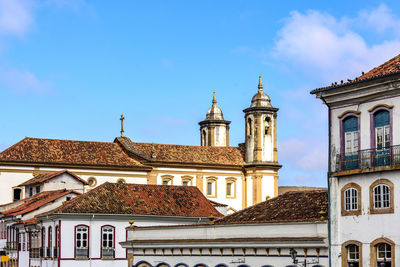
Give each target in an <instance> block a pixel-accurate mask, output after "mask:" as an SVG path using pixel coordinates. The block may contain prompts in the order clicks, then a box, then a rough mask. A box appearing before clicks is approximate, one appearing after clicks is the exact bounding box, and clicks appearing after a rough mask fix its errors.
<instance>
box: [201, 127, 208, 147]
mask: <svg viewBox="0 0 400 267" xmlns="http://www.w3.org/2000/svg"><path fill="white" fill-rule="evenodd" d="M206 138H207V133H206V130H203V131H202V133H201V144H202V145H203V146H205V145H207V142H206V141H207V139H206Z"/></svg>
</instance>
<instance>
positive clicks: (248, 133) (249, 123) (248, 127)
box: [247, 118, 253, 136]
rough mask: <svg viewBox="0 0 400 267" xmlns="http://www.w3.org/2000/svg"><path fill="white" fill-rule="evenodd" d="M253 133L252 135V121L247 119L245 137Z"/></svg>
mask: <svg viewBox="0 0 400 267" xmlns="http://www.w3.org/2000/svg"><path fill="white" fill-rule="evenodd" d="M252 134H253V133H252V120H251V118H248V119H247V135H248V136H251V135H252Z"/></svg>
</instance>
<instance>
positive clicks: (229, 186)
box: [226, 183, 232, 197]
mask: <svg viewBox="0 0 400 267" xmlns="http://www.w3.org/2000/svg"><path fill="white" fill-rule="evenodd" d="M226 195H227V196H230V197H231V196H232V183H226Z"/></svg>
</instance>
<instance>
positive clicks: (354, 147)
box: [342, 116, 359, 170]
mask: <svg viewBox="0 0 400 267" xmlns="http://www.w3.org/2000/svg"><path fill="white" fill-rule="evenodd" d="M342 138H343V139H344V142H343V143H344V163H345V166H344V167H345V170H353V169H357V168H358V149H359V147H358V143H359V141H358V138H359V132H358V118H357V117H355V116H350V117H347V118H346V119H344V120H343V136H342Z"/></svg>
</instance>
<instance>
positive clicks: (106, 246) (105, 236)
mask: <svg viewBox="0 0 400 267" xmlns="http://www.w3.org/2000/svg"><path fill="white" fill-rule="evenodd" d="M114 253H115V252H114V228H113V227H111V226H105V227H103V228H102V251H101V255H102V258H103V259H113V258H114Z"/></svg>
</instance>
